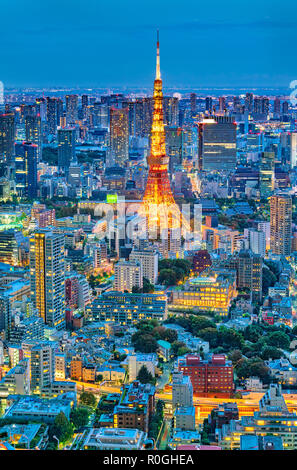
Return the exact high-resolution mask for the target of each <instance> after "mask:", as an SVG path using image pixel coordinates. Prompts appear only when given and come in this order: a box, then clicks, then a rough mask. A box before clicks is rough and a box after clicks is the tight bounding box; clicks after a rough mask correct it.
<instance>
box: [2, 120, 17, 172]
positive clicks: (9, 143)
mask: <svg viewBox="0 0 297 470" xmlns="http://www.w3.org/2000/svg"><path fill="white" fill-rule="evenodd" d="M14 138H15V119H14V114H13V113H5V114H0V160H2V161H4V162H5V163H7V164H8V165H10V164H11V163H12V162H13V155H14Z"/></svg>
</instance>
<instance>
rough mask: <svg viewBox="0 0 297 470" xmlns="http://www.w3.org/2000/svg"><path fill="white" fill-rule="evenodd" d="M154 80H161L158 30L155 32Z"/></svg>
mask: <svg viewBox="0 0 297 470" xmlns="http://www.w3.org/2000/svg"><path fill="white" fill-rule="evenodd" d="M156 80H161V71H160V43H159V30H157V66H156Z"/></svg>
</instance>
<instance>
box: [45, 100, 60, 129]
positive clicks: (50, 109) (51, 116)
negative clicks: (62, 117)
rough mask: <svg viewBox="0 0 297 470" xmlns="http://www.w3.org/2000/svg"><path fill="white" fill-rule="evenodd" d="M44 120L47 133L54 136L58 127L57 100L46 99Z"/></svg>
mask: <svg viewBox="0 0 297 470" xmlns="http://www.w3.org/2000/svg"><path fill="white" fill-rule="evenodd" d="M46 100H47V108H46V118H47V124H48V132H49V133H50V134H53V135H56V133H57V125H58V114H59V113H58V99H57V98H50V97H49V96H48V97H47V99H46Z"/></svg>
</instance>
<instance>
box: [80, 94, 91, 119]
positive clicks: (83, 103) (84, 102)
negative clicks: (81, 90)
mask: <svg viewBox="0 0 297 470" xmlns="http://www.w3.org/2000/svg"><path fill="white" fill-rule="evenodd" d="M88 106H89V95H82V97H81V107H82V113H83V118H84V119H87V118H88Z"/></svg>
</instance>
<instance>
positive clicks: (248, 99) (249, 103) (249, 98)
mask: <svg viewBox="0 0 297 470" xmlns="http://www.w3.org/2000/svg"><path fill="white" fill-rule="evenodd" d="M253 101H254V95H253V93H246V95H245V100H244V106H245V110H246V111H247V112H248V113H251V112H252V111H253Z"/></svg>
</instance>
